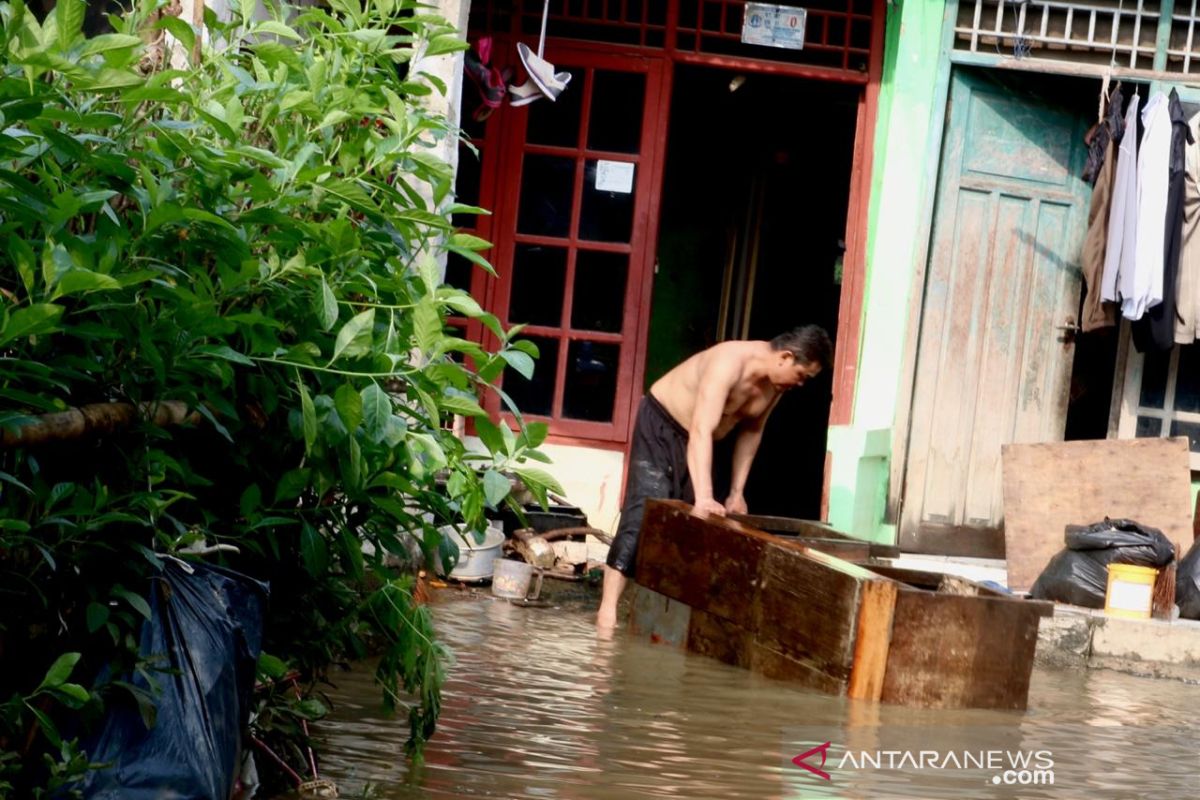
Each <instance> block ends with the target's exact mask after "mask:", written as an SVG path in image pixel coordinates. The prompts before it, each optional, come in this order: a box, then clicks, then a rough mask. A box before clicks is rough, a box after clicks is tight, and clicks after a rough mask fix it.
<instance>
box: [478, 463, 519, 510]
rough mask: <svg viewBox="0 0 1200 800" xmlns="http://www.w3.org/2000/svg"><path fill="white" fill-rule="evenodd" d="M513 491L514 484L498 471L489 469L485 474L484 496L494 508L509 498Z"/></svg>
mask: <svg viewBox="0 0 1200 800" xmlns="http://www.w3.org/2000/svg"><path fill="white" fill-rule="evenodd" d="M511 489H512V483H511V482H510V481H509V480H508V478H506V477H504V476H503V475H501V474H500V473H499V472H497V471H496V470H494V469H489V470H488V471H487V472H485V473H483V495H484V497H486V498H487V501H488V505H490V506H492V507H493V508H495V507H496V506H497V505H498V504H499V503H500V501H501V500H503V499H504V498H505V497H507V496H508V493H509V491H510V490H511Z"/></svg>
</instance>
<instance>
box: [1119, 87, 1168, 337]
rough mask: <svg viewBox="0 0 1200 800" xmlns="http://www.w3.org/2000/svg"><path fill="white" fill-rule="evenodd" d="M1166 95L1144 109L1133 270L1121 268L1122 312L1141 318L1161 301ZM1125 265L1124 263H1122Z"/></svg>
mask: <svg viewBox="0 0 1200 800" xmlns="http://www.w3.org/2000/svg"><path fill="white" fill-rule="evenodd" d="M1167 102H1168V101H1167V96H1166V95H1164V94H1163V93H1162V92H1155V93H1154V94H1153V95H1151V97H1150V99H1149V100H1147V101H1146V107H1145V108H1143V109H1142V126H1143V127H1144V129H1145V133H1143V134H1142V143H1141V146H1140V147H1138V157H1137V248H1136V250H1135V251H1134V261H1133V274H1132V275H1126V273H1125V272H1124V270H1122V272H1121V279H1120V283H1119V285H1118V289H1119V291H1120V292H1121V314H1122V315H1123V316H1124V317H1125V319H1128V320H1139V319H1141V318H1142V316H1143V315H1144V314H1145V313H1146V311H1148V310H1149V309H1151V308H1153V307H1154V306H1156V305H1158V304H1159V303H1161V302H1162V283H1163V252H1164V247H1165V234H1166V226H1165V225H1164V223H1163V220H1164V219H1165V218H1166V216H1167V179H1168V171H1167V169H1168V166H1169V164H1170V160H1171V115H1170V112H1169V111H1168V109H1167ZM1122 266H1124V265H1122Z"/></svg>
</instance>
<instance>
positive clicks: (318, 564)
mask: <svg viewBox="0 0 1200 800" xmlns="http://www.w3.org/2000/svg"><path fill="white" fill-rule="evenodd" d="M300 557H301V558H302V559H304V569H305V570H307V571H308V574H309V575H312V576H313V577H314V578H319V577H321V576H322V575H324V574H325V572H326V571H327V570H328V568H329V548H328V546H327V545H326V544H325V537H324V536H322V535H321V534H320V533H319V532H318V531H317V529H316V528H314V527H313V526H312V525H309V524H308V523H307V522H305V523H304V524H303V525H301V526H300Z"/></svg>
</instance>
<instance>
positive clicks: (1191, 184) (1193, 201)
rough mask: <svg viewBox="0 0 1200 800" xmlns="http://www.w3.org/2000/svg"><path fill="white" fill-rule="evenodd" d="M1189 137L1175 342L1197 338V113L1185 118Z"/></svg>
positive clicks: (1199, 259) (1199, 278)
mask: <svg viewBox="0 0 1200 800" xmlns="http://www.w3.org/2000/svg"><path fill="white" fill-rule="evenodd" d="M1188 128H1189V130H1190V132H1191V134H1192V138H1191V139H1189V140H1188V144H1187V147H1186V148H1184V167H1185V171H1184V181H1183V183H1184V190H1183V224H1182V226H1181V227H1182V234H1181V238H1182V239H1183V246H1182V248H1181V252H1180V257H1179V276H1178V281H1177V283H1176V286H1177V291H1176V297H1175V315H1176V320H1175V343H1176V344H1191V343H1192V342H1194V341H1196V339H1198V338H1200V113H1198V114H1196V115H1194V116H1193V117H1192V118H1191V120H1189V121H1188Z"/></svg>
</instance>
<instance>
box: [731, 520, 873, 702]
mask: <svg viewBox="0 0 1200 800" xmlns="http://www.w3.org/2000/svg"><path fill="white" fill-rule="evenodd" d="M788 545H790V543H786V544H784V543H781V544H779V545H776V546H773V547H770V548H768V550H767V553H766V556H765V557H764V559H763V565H762V573H761V580H760V583H759V586H758V596H757V603H756V611H757V616H756V619H755V625H754V628H753V632H754V633H755V641H756V642H757V643H758V644H759V645H760V646H761V647H763V648H765V649H766V650H769V651H772V652H775V653H778V654H780V655H783V656H787V657H788V658H791V659H794V660H796V661H798V662H800V663H801V664H804V665H806V666H807V667H810V668H811V669H812V670H814V671H815V672H817V673H820V674H821V675H825V676H827V677H828V679H829V681H830V682H831V683H832V684H834V685H836V686H837V687H838V690H837V691H838V693H842V692H844V691H845V687H846V684H847V682H848V681H849V679H850V669H851V666H852V665H853V662H854V633H855V621H856V619H857V617H858V605H859V601H860V596H861V592H862V586H863V584H864V583H866V582H867V580H866V578H869V577H870V575H869V573H867V574H866V575H865V576H864V575H858V574H854V573H853V572H850V571H847V570H841V569H838V568H837V564H835V563H832V562H838V563H844V562H839V560H838V559H836V558H833V557H832V556H827V555H825V554H823V553H816V552H811V551H810V552H804V551H803V550H802V549H800V548H794V547H791V546H788ZM846 566H850V565H849V564H847V565H846Z"/></svg>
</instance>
